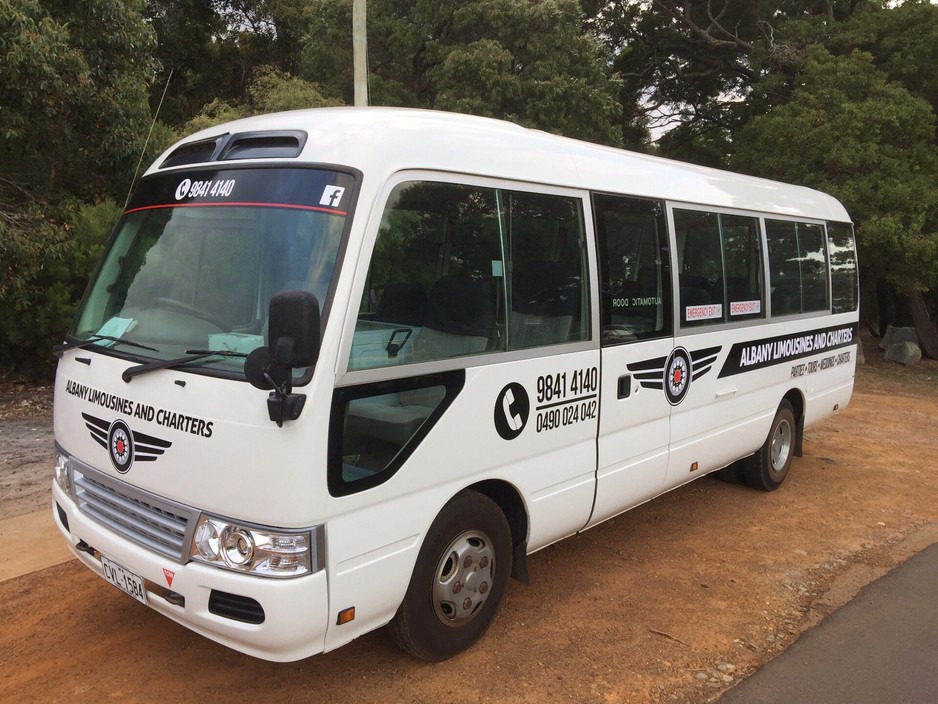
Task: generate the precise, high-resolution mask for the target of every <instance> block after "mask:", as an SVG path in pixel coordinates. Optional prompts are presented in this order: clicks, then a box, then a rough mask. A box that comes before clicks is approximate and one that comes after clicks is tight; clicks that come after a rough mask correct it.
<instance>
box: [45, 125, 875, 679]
mask: <svg viewBox="0 0 938 704" xmlns="http://www.w3.org/2000/svg"><path fill="white" fill-rule="evenodd" d="M857 301H858V284H857V263H856V257H855V252H854V243H853V231H852V226H851V224H850V218H849V216H848V215H847V212H846V211H845V210H844V208H843V207H842V206H841V204H840V203H838V202H837V201H836V200H835V199H834V198H831V197H830V196H827V195H824V194H823V193H819V192H817V191H813V190H810V189H807V188H802V187H797V186H790V185H785V184H781V183H775V182H772V181H767V180H762V179H757V178H751V177H747V176H740V175H736V174H732V173H728V172H724V171H718V170H713V169H707V168H702V167H698V166H692V165H688V164H682V163H678V162H674V161H669V160H665V159H660V158H655V157H651V156H645V155H640V154H634V153H629V152H626V151H621V150H616V149H611V148H606V147H601V146H596V145H591V144H586V143H583V142H578V141H575V140H571V139H565V138H561V137H557V136H552V135H549V134H545V133H542V132H537V131H532V130H528V129H524V128H521V127H519V126H516V125H513V124H509V123H505V122H500V121H496V120H490V119H483V118H477V117H469V116H465V115H455V114H445V113H436V112H427V111H417V110H399V109H385V108H360V109H356V108H330V109H319V110H308V111H297V112H288V113H282V114H276V115H268V116H261V117H252V118H248V119H245V120H240V121H236V122H231V123H229V124H224V125H219V126H217V127H213V128H210V129H208V130H205V131H202V132H199V133H198V134H195V135H193V136H191V137H189V138H186V139H183V140H182V141H181V142H179V143H177V144H176V145H174V146H172V147H171V148H170V149H169V150H168V151H166V152H165V153H164V154H163V155H161V156H160V157H159V158H158V159H157V160H156V162H155V163H154V164H153V165H152V166H151V167H150V168H149V170H148V171H147V172H146V174H145V175H144V177H143V178H142V179H141V181H140V184H139V187H138V188H137V189H136V190H135V192H134V194H133V196H132V197H131V199H130V201H129V202H128V205H127V208H126V212H125V213H124V215H123V217H122V218H121V220H120V222H119V223H118V224H117V227H116V229H115V232H114V234H113V236H112V238H111V240H110V242H109V244H108V245H107V247H106V249H105V251H104V253H103V255H102V257H101V261H100V263H99V265H98V268H97V270H96V272H95V274H94V276H93V279H92V281H91V282H90V284H89V286H88V289H87V292H86V294H85V296H84V299H83V300H82V303H81V305H80V308H79V310H78V311H77V313H76V316H75V320H74V323H73V325H72V328H71V330H70V331H69V333H68V336H67V338H66V340H65V341H64V342H63V343H62V344H61V345H58V346H57V347H56V350H55V352H56V354H57V355H58V356H59V358H60V359H59V364H58V371H57V377H56V383H55V439H56V450H57V460H56V466H55V479H54V482H53V494H54V505H53V514H54V518H55V520H56V522H57V525H58V527H59V528H60V530H61V532H62V534H63V536H64V537H65V539H66V540H67V541H68V544H69V546H70V547H71V549H72V550H73V552H74V553H75V555H76V556H77V557H78V558H79V559H80V560H81V561H82V562H83V563H84V564H85V565H86V566H88V567H89V568H90V569H92V570H93V571H95V572H97V573H98V574H100V575H101V576H102V577H103V578H104V579H105V580H107V581H108V582H110V583H111V584H112V585H114V586H116V587H117V588H118V589H121V590H123V591H124V592H126V593H127V594H128V595H130V596H131V597H133V598H134V599H137V600H138V601H140V602H141V603H142V604H145V605H147V606H149V607H151V608H153V609H155V610H157V611H159V612H160V613H162V614H165V615H166V616H168V617H169V618H171V619H174V620H175V621H178V622H179V623H181V624H183V625H185V626H187V627H188V628H191V629H192V630H194V631H197V632H198V633H201V634H203V635H205V636H207V637H208V638H211V639H213V640H216V641H218V642H220V643H223V644H225V645H227V646H230V647H231V648H234V649H236V650H239V651H242V652H245V653H249V654H251V655H254V656H257V657H260V658H265V659H269V660H275V661H289V660H296V659H300V658H305V657H307V656H309V655H312V654H315V653H319V652H323V651H329V650H332V649H334V648H337V647H339V646H341V645H343V644H345V643H348V642H349V641H351V640H353V639H354V638H356V637H358V636H360V635H362V634H364V633H367V632H369V631H371V630H373V629H375V628H378V627H380V626H383V625H385V624H391V631H392V633H393V634H394V636H395V638H396V640H397V641H398V642H399V643H400V644H401V645H402V647H404V648H405V649H406V650H408V651H409V652H411V653H413V654H414V655H416V656H418V657H421V658H425V659H427V660H441V659H444V658H447V657H450V656H452V655H454V654H455V653H458V652H460V651H461V650H463V649H465V648H467V647H469V646H470V645H472V644H473V643H474V642H476V641H477V640H478V639H479V638H480V637H481V636H482V634H483V633H484V631H485V629H486V628H487V626H488V625H489V624H490V623H491V622H492V620H493V618H494V616H495V614H496V612H497V610H498V607H499V602H500V601H501V599H502V596H503V594H504V592H505V588H506V583H507V580H508V578H509V577H510V576H512V577H515V578H516V579H518V580H521V581H522V582H524V581H527V580H528V574H527V573H528V570H527V558H528V555H530V554H531V553H533V552H535V551H537V550H540V549H541V548H543V547H545V546H547V545H550V544H551V543H553V542H555V541H558V540H560V539H562V538H564V537H566V536H569V535H572V534H575V533H578V532H580V531H583V530H586V529H587V528H590V527H592V526H595V525H596V524H598V523H600V522H602V521H605V520H607V519H609V518H612V517H613V516H616V515H617V514H620V513H622V512H623V511H626V510H628V509H629V508H631V507H634V506H636V505H638V504H640V503H642V502H645V501H648V500H649V499H652V498H654V497H655V496H657V495H659V494H661V493H663V492H666V491H668V490H670V489H673V488H675V487H678V486H680V485H682V484H684V483H686V482H688V481H690V480H693V479H696V478H697V477H700V476H703V475H704V474H707V473H710V472H715V471H718V470H722V474H723V475H724V476H729V475H737V476H739V477H740V478H741V479H744V480H745V481H746V482H748V483H749V484H751V485H753V486H755V487H758V488H760V489H764V490H772V489H775V488H777V487H778V486H779V485H781V483H782V482H783V480H784V479H785V476H786V474H787V473H788V471H789V467H790V465H791V462H792V458H793V457H795V456H797V455H799V454H800V452H801V445H802V440H803V437H804V429H805V428H806V427H807V426H810V425H811V424H812V423H816V422H817V421H819V420H821V419H823V418H825V417H827V416H829V415H830V414H832V413H833V412H835V411H837V410H838V409H842V408H844V407H845V406H846V404H847V403H848V401H849V399H850V395H851V390H852V387H853V379H854V372H855V357H856V344H857V325H858V312H857ZM599 568H600V566H598V565H597V569H599Z"/></svg>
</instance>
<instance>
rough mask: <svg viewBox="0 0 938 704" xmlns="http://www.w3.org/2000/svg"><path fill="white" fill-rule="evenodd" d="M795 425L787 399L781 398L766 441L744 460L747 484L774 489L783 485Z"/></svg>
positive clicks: (793, 450)
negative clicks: (782, 399)
mask: <svg viewBox="0 0 938 704" xmlns="http://www.w3.org/2000/svg"><path fill="white" fill-rule="evenodd" d="M797 427H798V426H797V425H796V423H795V411H794V409H792V407H791V404H790V403H789V402H788V401H782V402H781V404H779V407H778V411H776V413H775V418H774V420H773V421H772V427H771V428H770V429H769V436H768V437H767V438H766V440H765V444H764V445H763V446H762V447H761V448H760V449H759V451H758V452H757V453H756V454H754V455H753V456H752V457H749V458H748V459H747V460H746V464H745V467H744V470H743V474H744V476H745V478H746V483H747V484H748V485H749V486H751V487H753V488H756V489H762V490H763V491H775V490H776V489H778V488H779V487H780V486H781V485H782V482H784V481H785V477H786V476H788V470H789V468H791V462H792V459H794V456H795V445H796V440H797V437H796V433H797V432H798V430H797Z"/></svg>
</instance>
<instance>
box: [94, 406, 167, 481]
mask: <svg viewBox="0 0 938 704" xmlns="http://www.w3.org/2000/svg"><path fill="white" fill-rule="evenodd" d="M81 417H82V418H84V419H85V427H86V428H88V430H89V432H90V433H91V438H92V439H93V440H94V441H95V442H96V443H98V444H99V445H100V446H101V447H103V448H104V449H105V450H107V452H108V456H109V457H110V458H111V464H113V465H114V469H116V470H117V471H118V473H120V474H127V472H129V471H130V468H131V466H132V465H133V463H134V460H137V461H139V462H153V461H155V460H157V459H159V456H160V455H162V454H163V453H164V452H166V450H168V449H169V448H170V446H172V443H171V442H170V441H169V440H163V439H161V438H156V437H153V436H152V435H146V434H145V433H141V432H134V431H132V430H131V429H130V426H128V425H127V423H125V422H124V421H122V420H120V419H117V420H115V421H113V422H111V423H108V422H107V421H106V420H104V419H103V418H96V417H95V416H92V415H90V414H88V413H82V414H81Z"/></svg>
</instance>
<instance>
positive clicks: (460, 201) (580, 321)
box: [349, 182, 589, 369]
mask: <svg viewBox="0 0 938 704" xmlns="http://www.w3.org/2000/svg"><path fill="white" fill-rule="evenodd" d="M587 271H588V268H587V257H586V241H585V235H584V228H583V213H582V208H581V204H580V201H579V200H578V199H576V198H570V197H566V196H552V195H542V194H532V193H520V192H515V191H503V190H498V189H493V188H481V187H476V186H465V185H458V184H448V183H427V182H409V183H404V184H401V185H400V186H398V187H397V188H395V189H394V191H393V192H392V194H391V196H390V198H389V200H388V203H387V206H386V208H385V211H384V215H383V219H382V223H381V228H380V231H379V233H378V240H377V243H376V244H375V249H374V253H373V255H372V259H371V265H370V268H369V272H368V280H367V284H366V288H365V294H364V296H363V299H362V301H361V305H360V308H359V314H358V323H357V325H356V329H355V334H354V338H353V342H352V351H351V355H350V359H349V369H370V368H375V367H385V366H396V365H401V364H410V363H416V362H427V361H434V360H440V359H448V358H451V357H461V356H465V355H476V354H482V353H487V352H496V351H505V350H508V349H526V348H532V347H539V346H543V345H554V344H561V343H565V342H576V341H581V340H586V339H588V337H589V285H588V284H589V280H588V278H587Z"/></svg>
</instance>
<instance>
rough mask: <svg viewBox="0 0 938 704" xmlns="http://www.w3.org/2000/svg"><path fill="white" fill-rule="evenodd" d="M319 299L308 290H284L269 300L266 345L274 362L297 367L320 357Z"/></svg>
mask: <svg viewBox="0 0 938 704" xmlns="http://www.w3.org/2000/svg"><path fill="white" fill-rule="evenodd" d="M319 323H320V321H319V301H318V300H316V296H314V295H313V294H311V293H310V292H309V291H282V292H281V293H278V294H276V295H274V297H273V298H271V299H270V317H269V318H268V327H267V344H268V346H269V347H270V351H271V354H272V356H273V361H274V364H277V365H280V366H283V367H289V368H291V369H295V368H298V367H311V366H313V365H314V364H316V360H318V359H319V343H320V340H319Z"/></svg>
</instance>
